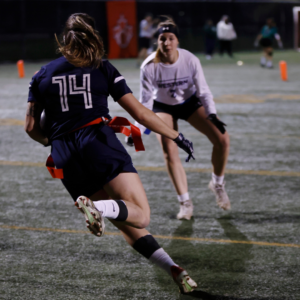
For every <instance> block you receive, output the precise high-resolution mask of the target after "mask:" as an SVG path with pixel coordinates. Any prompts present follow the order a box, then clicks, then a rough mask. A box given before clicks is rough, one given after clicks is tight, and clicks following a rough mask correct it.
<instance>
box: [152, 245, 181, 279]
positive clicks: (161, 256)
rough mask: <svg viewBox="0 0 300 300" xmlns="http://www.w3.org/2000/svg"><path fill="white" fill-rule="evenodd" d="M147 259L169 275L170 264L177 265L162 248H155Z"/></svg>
mask: <svg viewBox="0 0 300 300" xmlns="http://www.w3.org/2000/svg"><path fill="white" fill-rule="evenodd" d="M149 260H150V261H151V262H152V263H154V264H155V265H157V266H158V267H160V268H162V269H163V270H165V271H166V272H167V273H168V274H169V275H170V276H172V273H171V267H172V266H178V265H176V264H175V263H174V261H173V260H172V258H171V257H170V256H169V254H168V253H167V252H165V250H164V249H163V248H159V249H158V250H156V251H155V252H154V253H153V254H152V255H151V256H150V258H149Z"/></svg>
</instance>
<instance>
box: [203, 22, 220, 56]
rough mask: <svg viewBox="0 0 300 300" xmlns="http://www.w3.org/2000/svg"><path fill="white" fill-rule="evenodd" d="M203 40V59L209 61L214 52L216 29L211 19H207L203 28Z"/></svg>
mask: <svg viewBox="0 0 300 300" xmlns="http://www.w3.org/2000/svg"><path fill="white" fill-rule="evenodd" d="M203 32H204V39H205V58H206V59H207V60H210V59H211V58H212V55H213V53H214V50H215V45H216V37H217V29H216V26H214V23H213V21H212V20H211V19H208V20H207V21H206V23H205V25H204V27H203Z"/></svg>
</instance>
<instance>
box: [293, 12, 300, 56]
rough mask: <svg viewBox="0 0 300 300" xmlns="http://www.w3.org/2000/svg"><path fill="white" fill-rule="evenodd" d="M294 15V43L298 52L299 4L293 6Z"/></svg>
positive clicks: (299, 41)
mask: <svg viewBox="0 0 300 300" xmlns="http://www.w3.org/2000/svg"><path fill="white" fill-rule="evenodd" d="M293 15H294V44H295V48H296V50H298V51H299V52H300V6H295V7H294V8H293Z"/></svg>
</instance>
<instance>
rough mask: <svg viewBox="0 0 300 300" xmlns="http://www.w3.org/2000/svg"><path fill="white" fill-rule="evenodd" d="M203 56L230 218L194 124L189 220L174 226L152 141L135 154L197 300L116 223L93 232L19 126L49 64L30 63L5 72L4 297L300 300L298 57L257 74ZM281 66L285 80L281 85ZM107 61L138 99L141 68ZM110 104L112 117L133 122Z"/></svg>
mask: <svg viewBox="0 0 300 300" xmlns="http://www.w3.org/2000/svg"><path fill="white" fill-rule="evenodd" d="M199 57H200V60H201V62H202V65H203V67H204V73H205V76H206V79H207V82H208V84H209V86H210V88H211V90H212V92H213V94H214V96H215V101H216V103H217V110H218V114H219V117H220V118H221V119H222V120H223V121H224V122H225V123H226V124H227V125H228V126H227V129H228V132H229V134H230V137H231V152H230V156H229V161H228V165H227V175H226V188H227V192H228V194H229V197H230V199H231V204H232V210H231V211H230V212H224V211H222V210H220V209H219V208H218V207H217V205H216V203H215V199H214V196H213V194H212V193H211V192H210V191H209V190H208V188H207V185H208V182H209V180H210V176H211V175H210V173H211V165H210V155H211V149H212V147H211V145H210V143H209V142H208V140H207V139H206V138H205V137H204V136H202V135H201V134H200V133H198V132H197V131H196V130H194V129H192V128H191V127H190V126H189V125H188V124H187V123H185V122H183V121H180V122H179V127H180V131H181V132H182V133H183V134H184V135H185V136H186V137H187V138H189V139H190V140H192V141H193V143H194V149H195V157H196V160H195V161H191V162H190V163H185V162H184V158H185V156H186V154H185V153H184V152H183V151H181V152H180V156H181V158H182V161H183V163H184V166H185V167H186V169H187V176H188V183H189V192H190V195H191V198H192V200H193V201H194V206H195V208H194V219H193V220H192V221H179V220H177V219H176V214H177V212H178V208H179V205H178V202H177V198H176V193H175V192H174V189H173V186H172V185H171V183H170V181H169V178H168V176H167V173H166V171H165V169H164V161H163V157H162V152H161V150H160V147H159V145H158V142H157V141H156V137H155V135H154V134H153V133H152V134H151V135H150V136H145V137H144V138H143V140H144V144H145V147H146V152H139V153H136V152H135V151H134V150H133V149H132V148H129V149H128V151H129V153H130V154H131V155H132V158H133V161H134V164H135V166H136V167H137V169H138V171H139V174H140V177H141V179H142V182H143V184H144V187H145V190H146V193H147V195H148V199H149V203H150V207H151V223H150V226H149V228H148V229H149V231H150V232H151V233H152V234H153V235H155V236H156V238H157V240H158V242H159V243H160V244H161V246H162V247H163V248H164V249H165V250H166V251H167V252H168V253H169V254H170V255H171V257H172V258H173V259H174V261H175V262H177V263H178V264H179V265H181V266H182V267H183V268H185V269H187V270H188V272H189V274H190V275H191V277H192V278H193V279H194V280H195V281H196V282H197V283H198V288H197V289H196V291H195V292H193V293H192V294H190V295H181V294H179V293H178V289H177V286H176V285H175V284H174V283H173V281H172V280H171V279H170V278H169V277H168V276H167V275H166V274H165V273H164V272H163V271H161V270H160V269H158V268H157V267H156V266H153V265H151V264H150V263H149V262H148V261H147V260H146V259H145V258H143V257H142V256H140V255H139V254H137V253H136V252H135V251H134V250H132V248H131V247H129V246H128V245H127V244H126V242H125V240H124V239H123V238H122V237H121V236H120V235H119V233H118V231H117V230H116V229H115V228H114V227H113V226H112V225H111V224H109V222H106V224H107V235H105V236H104V237H103V238H97V237H95V236H93V235H91V234H88V231H87V230H86V229H85V222H84V218H83V216H82V215H81V214H80V213H79V211H78V210H77V209H76V208H75V206H74V205H73V201H72V199H71V197H70V196H69V195H68V193H67V192H66V191H65V190H64V188H63V186H62V184H61V183H60V181H59V180H58V179H52V178H51V177H50V174H49V173H48V171H47V169H46V168H45V167H44V162H45V160H46V157H47V154H48V152H49V148H44V147H42V146H40V145H39V144H37V143H35V142H34V141H32V140H30V138H29V137H28V136H27V135H26V134H25V132H24V130H23V127H22V125H23V120H24V116H25V110H26V105H27V104H26V101H27V94H28V83H29V81H30V78H31V76H32V75H33V73H34V72H35V71H36V70H38V69H39V67H40V66H41V65H43V64H44V63H46V62H42V63H26V64H25V72H26V76H27V77H26V78H25V79H19V78H18V77H17V70H16V66H15V64H2V65H0V82H1V89H0V170H1V172H0V178H1V179H0V191H1V193H0V207H1V209H0V299H11V300H17V299H20V300H27V299H32V300H35V299H38V300H44V299H45V300H46V299H47V300H58V299H61V300H66V299H74V300H77V299H109V300H110V299H128V300H131V299H147V300H148V299H149V300H150V299H151V300H152V299H153V300H156V299H171V300H173V299H209V300H211V299H213V300H246V299H247V300H250V299H252V300H267V299H270V300H271V299H272V300H284V299H286V300H296V299H300V199H299V198H300V184H299V182H300V155H299V152H300V134H299V127H300V91H299V87H300V81H299V79H300V53H296V52H293V51H281V52H275V59H274V60H275V68H274V69H273V70H266V69H262V68H260V67H259V65H258V59H259V53H237V54H236V56H235V58H234V59H229V58H227V57H223V58H220V57H215V58H214V59H213V60H212V61H205V59H204V56H203V55H199ZM281 59H283V60H285V61H287V63H288V71H289V81H288V82H283V81H281V79H280V75H279V70H278V61H279V60H281ZM238 60H241V61H243V63H244V64H243V65H242V66H237V64H236V62H237V61H238ZM111 62H112V63H113V64H114V65H115V66H116V67H117V68H118V69H119V70H120V72H121V74H122V75H124V76H125V78H126V80H127V83H128V85H129V86H130V87H131V89H132V90H133V92H134V94H135V96H137V97H138V93H139V70H138V69H137V68H135V60H113V61H111ZM109 104H110V110H111V115H112V116H117V115H118V116H126V117H128V118H129V119H130V120H132V118H131V117H130V116H128V115H127V113H125V112H124V111H122V109H121V107H120V106H119V105H118V104H116V103H114V102H113V101H112V100H111V101H109ZM119 137H120V139H121V140H122V141H123V140H124V138H123V136H122V135H120V136H119Z"/></svg>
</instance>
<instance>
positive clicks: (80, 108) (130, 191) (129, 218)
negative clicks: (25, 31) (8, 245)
mask: <svg viewBox="0 0 300 300" xmlns="http://www.w3.org/2000/svg"><path fill="white" fill-rule="evenodd" d="M58 50H59V52H60V53H62V56H61V57H60V58H58V59H56V60H54V61H52V62H50V63H49V64H47V65H46V66H44V67H42V69H41V70H40V71H39V72H38V73H37V74H36V75H34V77H33V78H32V81H31V84H30V87H29V97H28V109H27V114H26V124H25V130H26V132H27V133H28V135H29V136H30V137H31V138H32V139H34V140H35V141H37V142H39V143H41V144H43V145H49V144H51V155H52V159H53V162H54V164H55V165H56V167H57V168H58V169H59V170H60V171H62V173H63V176H62V175H61V173H60V177H59V178H61V179H62V183H63V184H64V186H65V187H66V189H67V190H68V192H69V193H70V195H71V196H72V198H73V199H74V201H75V200H76V199H77V200H76V202H75V204H76V206H77V207H78V208H79V209H80V210H81V211H82V212H83V213H84V214H85V217H86V221H87V223H88V225H87V226H88V228H89V230H90V231H91V233H93V234H95V235H96V236H101V235H103V233H104V221H103V219H104V217H106V218H108V219H109V220H110V221H111V222H112V223H113V224H114V225H115V226H116V227H117V228H118V229H120V231H121V232H122V234H123V236H124V237H125V239H126V241H127V242H128V243H129V245H131V246H132V247H133V248H134V249H135V250H136V251H138V252H139V253H140V254H142V255H144V256H145V257H146V258H148V259H149V260H150V261H152V262H153V263H154V264H156V265H158V266H160V267H161V268H162V269H164V270H165V271H166V272H167V273H168V274H169V275H171V276H172V277H173V279H174V281H175V282H176V283H177V284H178V285H179V287H180V289H181V290H183V291H184V292H191V291H192V290H193V289H194V288H195V287H196V286H197V285H196V283H195V282H194V281H193V280H192V279H191V278H190V277H189V276H188V274H187V272H186V271H185V270H183V269H182V268H180V267H179V266H178V265H176V264H175V263H174V261H173V260H172V259H171V258H170V256H169V255H168V254H167V253H166V252H165V251H164V250H163V249H162V248H161V247H160V246H159V244H158V243H157V241H156V240H155V239H154V237H153V236H152V235H151V234H150V233H149V232H148V231H147V230H146V229H145V227H147V226H148V224H149V222H150V208H149V204H148V200H147V197H146V194H145V191H144V188H143V186H142V183H141V181H140V178H139V176H138V174H137V172H136V170H135V168H134V167H133V165H132V161H131V158H130V156H129V154H128V153H127V152H126V150H125V148H124V147H123V146H122V144H121V142H120V141H119V140H118V139H117V137H116V134H115V132H114V130H113V128H114V127H115V126H116V125H114V126H113V128H112V127H110V123H108V122H106V121H104V120H105V119H109V118H110V116H109V114H108V113H109V110H108V106H107V105H108V103H107V98H108V96H109V95H111V96H112V97H113V99H114V100H115V101H117V102H118V103H119V104H120V105H121V107H123V108H124V109H125V110H126V111H127V112H128V113H130V115H131V116H132V117H133V118H134V119H135V120H138V121H139V122H140V123H142V124H143V125H145V126H147V127H149V128H150V129H151V130H153V131H155V132H157V133H159V134H162V135H163V136H165V137H166V138H170V139H173V140H174V141H175V143H174V142H173V141H172V142H173V143H174V144H175V145H176V143H177V145H178V146H179V147H181V148H183V149H184V150H185V151H186V152H187V153H188V154H189V157H190V156H192V155H193V148H192V145H191V143H190V142H189V141H188V140H186V139H185V138H184V137H183V135H182V134H179V135H178V132H176V131H175V130H173V129H172V128H170V127H168V126H167V125H166V124H165V123H164V122H163V121H162V120H161V119H159V118H158V117H157V116H156V115H155V114H154V113H153V112H152V111H150V110H148V109H146V108H145V107H144V106H143V105H141V104H140V103H139V101H138V100H137V99H136V98H135V97H134V96H133V95H132V93H131V90H130V89H129V87H128V86H127V84H126V81H125V79H124V77H123V76H121V74H120V73H119V72H118V71H117V70H116V69H115V68H114V67H113V66H112V65H111V64H110V63H109V62H108V61H103V60H102V56H103V53H104V48H103V43H102V40H101V38H100V36H99V34H98V32H97V31H96V30H95V24H94V20H93V19H92V18H91V17H90V16H89V15H87V14H81V13H79V14H73V15H71V16H70V17H69V18H68V20H67V22H66V27H65V30H64V33H63V37H62V40H61V42H58ZM43 108H44V109H45V115H46V116H47V120H46V122H47V123H48V127H47V128H46V133H45V132H44V131H42V129H41V126H40V116H41V111H42V109H43ZM119 120H120V118H119ZM137 131H138V130H137ZM136 137H137V136H136ZM176 147H177V146H176ZM51 170H52V172H53V173H55V171H57V169H54V168H53V169H51ZM82 195H84V196H82ZM99 200H101V201H99Z"/></svg>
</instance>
